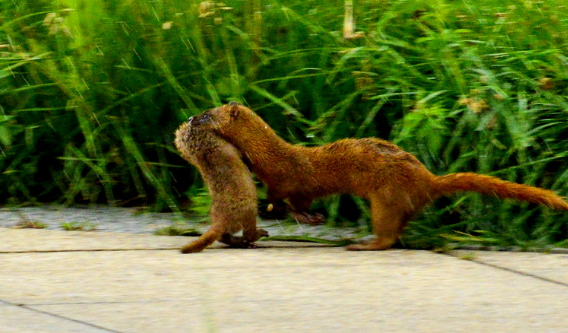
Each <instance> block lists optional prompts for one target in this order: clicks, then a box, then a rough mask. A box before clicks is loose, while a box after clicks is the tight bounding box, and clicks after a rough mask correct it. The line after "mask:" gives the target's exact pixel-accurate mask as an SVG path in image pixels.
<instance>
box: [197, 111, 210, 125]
mask: <svg viewBox="0 0 568 333" xmlns="http://www.w3.org/2000/svg"><path fill="white" fill-rule="evenodd" d="M210 119H211V115H210V114H208V113H204V114H202V115H201V117H199V123H200V124H203V123H206V122H208V121H209V120H210Z"/></svg>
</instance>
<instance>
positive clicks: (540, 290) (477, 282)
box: [0, 228, 568, 333]
mask: <svg viewBox="0 0 568 333" xmlns="http://www.w3.org/2000/svg"><path fill="white" fill-rule="evenodd" d="M189 240H190V238H187V237H163V236H151V235H134V234H124V233H101V232H68V231H48V230H14V229H5V228H0V332H18V333H19V332H137V333H138V332H141V333H145V332H159V333H162V332H254V331H260V332H492V333H496V332H568V315H567V311H566V310H567V309H568V255H566V254H541V253H512V252H483V251H455V252H454V253H452V254H437V253H433V252H428V251H410V250H390V251H384V252H347V251H344V250H343V249H341V248H331V247H325V246H321V245H315V244H305V243H286V242H259V245H262V246H264V247H263V248H259V249H255V250H234V249H224V248H222V246H220V245H218V244H217V245H216V246H214V248H212V249H208V250H206V251H204V252H202V253H199V254H189V255H181V254H180V253H179V252H178V250H177V249H178V248H179V247H180V246H181V245H183V244H185V243H187V242H188V241H189ZM464 258H467V259H469V260H464Z"/></svg>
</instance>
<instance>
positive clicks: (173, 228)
mask: <svg viewBox="0 0 568 333" xmlns="http://www.w3.org/2000/svg"><path fill="white" fill-rule="evenodd" d="M154 235H157V236H201V232H199V231H197V230H195V229H194V228H189V227H188V226H187V225H186V224H185V223H174V224H172V225H170V226H167V227H164V228H160V229H157V230H155V231H154Z"/></svg>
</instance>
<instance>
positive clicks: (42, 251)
mask: <svg viewBox="0 0 568 333" xmlns="http://www.w3.org/2000/svg"><path fill="white" fill-rule="evenodd" d="M179 249H180V248H179V247H158V248H147V249H73V250H16V251H0V254H15V253H59V252H128V251H172V250H179Z"/></svg>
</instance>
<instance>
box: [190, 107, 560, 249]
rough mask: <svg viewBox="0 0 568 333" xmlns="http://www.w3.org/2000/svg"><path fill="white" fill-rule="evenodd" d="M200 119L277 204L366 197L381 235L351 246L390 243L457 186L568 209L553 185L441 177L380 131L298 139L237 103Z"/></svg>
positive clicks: (299, 208)
mask: <svg viewBox="0 0 568 333" xmlns="http://www.w3.org/2000/svg"><path fill="white" fill-rule="evenodd" d="M196 118H197V119H198V121H199V122H200V123H202V124H204V125H205V124H209V126H210V127H211V128H212V129H214V130H215V131H216V132H217V133H218V134H219V135H220V136H221V137H223V138H224V139H225V140H227V141H229V142H230V143H232V144H233V145H234V146H235V147H237V148H238V149H239V150H240V151H241V153H242V154H243V157H244V158H245V159H246V160H248V163H249V165H250V166H251V168H252V171H253V172H254V173H256V174H257V176H258V177H259V178H260V179H261V180H262V181H263V182H264V183H265V184H266V185H267V186H268V199H269V201H270V202H271V203H273V204H274V205H276V206H282V200H283V199H288V200H289V202H290V205H291V206H292V208H293V209H294V210H295V211H296V212H306V211H308V209H309V208H310V206H311V204H312V201H313V200H314V199H315V198H317V197H322V196H326V195H329V194H334V193H350V194H355V195H357V196H361V197H363V198H366V199H368V200H369V201H370V204H371V215H372V224H373V230H374V233H375V234H376V236H377V237H376V239H374V240H373V241H371V242H370V243H369V244H364V245H363V244H359V245H352V246H349V247H348V249H349V250H384V249H388V248H390V247H391V246H392V244H393V243H394V242H395V241H396V240H397V239H398V237H399V236H400V234H401V232H402V230H403V228H404V227H405V226H406V224H407V222H408V221H409V220H410V219H411V218H412V217H413V216H414V215H415V214H416V213H417V212H418V211H419V210H420V209H421V208H423V207H424V206H425V205H427V204H429V203H431V202H432V201H433V200H435V199H437V198H439V197H440V196H443V195H448V194H451V193H454V192H457V191H474V192H479V193H483V194H487V195H495V196H497V197H501V198H513V199H517V200H524V201H528V202H533V203H539V204H543V205H546V206H549V207H551V208H554V209H563V210H568V203H566V202H565V201H564V200H563V199H562V198H561V197H560V196H558V195H556V194H555V193H554V192H552V191H549V190H544V189H540V188H536V187H532V186H526V185H521V184H516V183H511V182H506V181H503V180H500V179H498V178H495V177H490V176H484V175H480V174H475V173H456V174H449V175H446V176H441V177H439V176H436V175H434V174H432V173H431V172H430V171H428V170H427V169H426V168H425V167H424V165H423V164H422V163H420V162H419V161H418V160H417V159H416V158H415V157H414V156H413V155H412V154H409V153H407V152H405V151H403V150H401V149H400V148H399V147H398V146H396V145H394V144H392V143H390V142H387V141H384V140H380V139H376V138H365V139H344V140H339V141H336V142H332V143H328V144H325V145H323V146H319V147H303V146H297V145H292V144H289V143H287V142H285V141H284V140H282V139H281V138H280V137H278V135H276V133H275V132H274V130H272V129H271V128H270V127H269V126H268V125H267V124H266V123H265V122H264V121H263V120H262V119H261V118H260V117H259V116H258V115H256V114H255V113H254V112H253V111H251V110H250V109H248V108H246V107H244V106H242V105H239V104H237V103H230V104H227V105H224V106H221V107H218V108H215V109H211V110H208V111H206V112H204V113H203V114H201V115H199V116H196Z"/></svg>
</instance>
